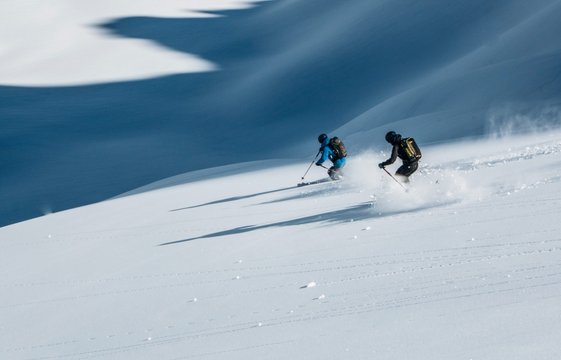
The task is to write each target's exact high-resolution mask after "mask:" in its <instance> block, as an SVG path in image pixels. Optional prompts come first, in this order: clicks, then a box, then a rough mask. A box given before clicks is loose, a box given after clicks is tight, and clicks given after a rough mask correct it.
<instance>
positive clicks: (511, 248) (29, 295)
mask: <svg viewBox="0 0 561 360" xmlns="http://www.w3.org/2000/svg"><path fill="white" fill-rule="evenodd" d="M560 138H561V134H560V133H551V134H549V135H543V134H542V135H540V136H534V137H529V136H525V137H510V138H508V139H500V140H497V139H493V140H487V141H478V142H466V143H463V144H462V143H455V144H447V145H443V146H433V147H427V148H425V149H424V150H425V153H424V161H423V162H422V166H421V168H420V170H419V171H418V172H417V173H416V174H414V175H413V177H412V182H411V184H410V185H409V191H408V192H405V191H403V190H402V189H401V188H400V187H399V186H398V185H397V184H396V183H394V182H393V181H392V180H391V179H390V178H389V177H388V176H387V175H386V174H385V173H383V172H382V171H380V170H379V169H378V168H377V167H376V163H377V162H379V161H381V160H383V159H385V158H386V157H387V156H388V154H387V153H373V152H365V153H362V154H357V155H356V156H353V158H352V160H351V161H350V162H349V166H348V168H347V169H346V171H345V179H344V180H343V181H342V182H337V183H324V184H318V185H310V186H308V187H296V186H295V185H296V183H297V182H298V180H299V179H300V177H301V176H302V174H303V172H304V170H305V169H306V167H307V163H304V162H302V163H298V164H293V165H287V164H283V162H281V161H264V162H257V163H245V164H241V165H239V166H236V167H234V166H229V167H223V168H216V169H210V170H205V171H199V172H195V173H189V174H184V175H181V176H177V177H174V178H170V179H166V180H162V181H160V182H157V183H154V184H150V185H148V186H146V187H143V188H141V189H137V190H135V191H132V192H130V193H129V194H127V195H125V196H122V197H120V198H117V199H113V200H109V201H104V202H101V203H98V204H94V205H90V206H86V207H82V208H77V209H73V210H69V211H65V212H60V213H56V214H51V215H47V216H44V217H41V218H38V219H34V220H31V221H28V222H23V223H19V224H15V225H11V226H7V227H4V228H2V229H0V249H1V250H2V251H0V275H1V277H0V288H1V289H2V297H1V298H0V318H1V319H2V322H1V323H0V358H2V359H13V360H18V359H27V360H38V359H68V360H75V359H91V358H99V359H111V360H117V359H119V360H121V359H122V360H125V359H126V360H128V359H139V360H142V359H146V360H148V359H150V360H151V359H162V360H175V359H200V358H204V359H228V360H232V359H265V358H266V359H279V360H280V359H282V360H285V359H306V360H308V359H388V360H389V359H392V360H393V359H419V360H422V359H427V360H439V359H442V360H449V359H486V360H494V359H496V360H503V359H527V360H534V359H551V360H553V359H559V358H560V356H561V347H560V346H559V344H561V302H560V297H561V262H560V261H559V259H560V257H559V254H560V253H561V238H560V237H559V234H560V233H561V224H560V223H559V218H560V216H561V197H560V195H559V194H561V166H560V165H561V141H560V140H559V139H560ZM395 167H396V166H395V165H393V166H391V167H389V169H390V170H395ZM324 176H325V170H324V169H321V168H318V167H313V168H312V170H311V172H310V173H309V176H308V177H307V178H308V179H310V180H313V179H318V178H322V177H324Z"/></svg>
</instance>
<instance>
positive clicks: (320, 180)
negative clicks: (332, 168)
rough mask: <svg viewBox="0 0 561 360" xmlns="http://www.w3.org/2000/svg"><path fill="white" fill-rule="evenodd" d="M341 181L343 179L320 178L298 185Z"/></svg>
mask: <svg viewBox="0 0 561 360" xmlns="http://www.w3.org/2000/svg"><path fill="white" fill-rule="evenodd" d="M339 181H341V180H332V179H330V178H325V179H319V180H314V181H305V182H301V183H298V184H297V186H298V187H302V186H308V185H315V184H323V183H329V182H339Z"/></svg>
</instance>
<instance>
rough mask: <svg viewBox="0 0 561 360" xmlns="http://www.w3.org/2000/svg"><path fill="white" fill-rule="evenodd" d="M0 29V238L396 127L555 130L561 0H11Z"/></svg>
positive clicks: (432, 134) (374, 138) (362, 142)
mask: <svg viewBox="0 0 561 360" xmlns="http://www.w3.org/2000/svg"><path fill="white" fill-rule="evenodd" d="M108 4H110V5H108ZM252 6H253V7H252ZM44 7H48V8H49V9H47V10H49V11H46V9H45V8H44ZM218 9H230V10H229V11H221V12H217V10H218ZM183 10H186V11H183ZM211 10H215V12H212V13H209V11H211ZM0 16H1V20H2V21H1V23H2V25H1V26H0V40H1V41H2V44H3V46H2V48H1V49H0V84H1V85H0V125H1V126H0V145H2V149H3V150H2V151H3V152H2V153H1V155H0V168H1V169H2V172H1V173H0V200H1V201H0V224H1V225H5V224H8V223H13V222H16V221H20V220H23V219H28V218H30V217H34V216H39V215H42V214H44V213H49V212H52V211H60V210H62V209H67V208H71V207H75V206H78V205H84V204H87V203H92V202H95V201H100V200H103V199H107V198H109V197H111V196H115V195H117V194H119V193H123V192H126V191H128V190H130V189H132V188H136V187H139V186H142V185H145V184H147V183H150V182H153V181H156V180H159V179H162V178H166V177H169V176H172V175H176V174H181V173H185V172H187V171H192V170H200V169H205V168H209V167H215V166H220V165H226V164H235V163H239V162H247V161H255V160H267V159H270V158H287V157H290V158H292V159H298V160H303V159H305V158H307V157H308V156H310V154H309V152H310V141H313V139H315V138H316V137H317V135H318V134H319V133H320V132H330V133H333V132H336V133H337V134H339V135H342V136H344V138H345V139H347V143H348V144H349V146H350V148H351V150H352V151H353V152H355V153H356V152H357V151H359V150H360V151H362V150H366V149H379V148H380V147H381V146H383V145H384V144H383V143H382V144H381V142H380V140H381V139H382V136H383V134H384V132H385V131H387V130H388V128H395V129H398V130H399V131H403V132H409V133H410V134H414V135H415V136H416V138H417V139H418V140H419V141H420V142H421V143H422V144H423V145H426V144H429V143H434V142H442V141H449V140H450V139H456V138H463V137H466V136H469V137H474V136H476V137H477V136H482V135H486V133H487V132H488V131H491V130H495V129H496V128H497V127H503V124H502V123H503V122H505V121H507V120H508V119H512V118H516V117H524V118H527V119H530V120H531V121H532V122H534V123H537V125H541V123H542V122H543V117H542V116H541V115H542V114H543V109H546V108H547V109H551V111H549V112H548V114H552V115H551V116H550V117H549V119H548V120H547V121H545V122H546V123H547V124H551V123H553V124H557V125H558V124H559V123H560V122H561V121H559V116H558V114H559V101H560V98H559V94H561V78H560V77H559V74H560V71H561V70H560V69H561V68H560V65H559V64H561V61H560V59H559V55H560V50H561V41H560V40H559V37H558V35H557V34H558V33H559V30H560V29H559V26H560V25H559V24H560V22H559V21H558V19H559V17H560V16H561V2H560V1H559V0H535V1H527V0H495V1H488V0H471V1H455V2H450V1H448V0H426V1H422V2H420V1H411V0H404V1H386V0H385V1H372V0H355V1H353V6H349V4H348V1H341V0H332V1H325V0H274V1H260V2H255V1H239V0H236V1H234V0H228V1H226V0H221V1H213V2H212V4H209V2H208V1H203V0H182V1H179V0H166V1H163V0H162V1H158V2H150V1H110V2H108V1H96V2H95V4H94V3H92V4H90V5H88V7H87V8H84V5H83V4H77V3H76V1H74V0H56V1H51V2H49V4H48V5H40V4H39V2H37V1H31V0H9V1H3V2H1V3H0ZM13 34H18V36H14V35H13ZM200 71H204V72H200ZM163 75H168V76H163ZM158 76H159V77H158ZM154 77H157V78H154ZM125 80H127V81H125ZM77 84H80V86H76V85H77ZM71 85H74V86H71ZM524 124H526V122H525V123H524ZM515 125H517V126H515V129H514V130H517V128H518V127H520V124H515ZM509 126H510V125H509ZM335 129H337V130H335ZM312 151H313V150H312ZM37 179H40V180H39V181H38V180H37Z"/></svg>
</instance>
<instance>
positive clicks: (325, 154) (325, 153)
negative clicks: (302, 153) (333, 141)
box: [316, 146, 329, 166]
mask: <svg viewBox="0 0 561 360" xmlns="http://www.w3.org/2000/svg"><path fill="white" fill-rule="evenodd" d="M320 150H321V158H320V159H319V160H318V161H317V162H316V165H317V166H320V165H321V164H323V163H324V162H325V161H326V160H327V159H328V158H329V148H328V147H327V146H324V147H323V148H321V149H320Z"/></svg>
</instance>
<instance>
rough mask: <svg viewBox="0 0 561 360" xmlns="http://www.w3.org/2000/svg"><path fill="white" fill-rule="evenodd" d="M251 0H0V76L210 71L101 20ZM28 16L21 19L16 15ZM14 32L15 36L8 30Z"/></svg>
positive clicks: (64, 82)
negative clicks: (107, 27)
mask: <svg viewBox="0 0 561 360" xmlns="http://www.w3.org/2000/svg"><path fill="white" fill-rule="evenodd" d="M250 3H251V1H240V0H215V1H212V2H206V1H205V2H202V1H200V0H164V1H158V2H157V3H155V2H153V1H146V0H138V1H126V0H98V1H95V2H87V3H84V2H76V1H68V0H53V1H49V2H45V1H37V0H6V1H4V2H3V3H2V4H1V5H0V6H1V9H2V11H0V22H1V23H2V25H3V26H2V28H0V41H1V42H2V49H0V61H1V62H2V67H1V68H0V83H2V84H6V85H17V86H53V85H56V86H70V85H84V84H92V83H107V82H116V81H126V80H133V79H142V78H148V77H158V76H163V75H170V74H177V73H191V72H203V71H213V70H216V65H215V64H212V63H210V62H209V61H206V60H204V59H201V58H200V57H198V56H196V55H195V54H185V53H182V52H178V51H171V50H170V49H166V48H165V47H163V46H160V45H158V44H155V43H153V42H149V41H146V40H131V39H123V38H118V37H115V36H111V35H110V34H108V33H107V32H106V31H104V30H103V29H102V28H101V25H102V24H104V23H107V22H109V21H111V20H114V19H118V18H122V17H132V16H136V17H140V16H153V17H164V18H200V17H211V16H216V15H212V14H211V13H208V11H213V10H224V9H239V8H245V7H247V6H249V4H250ZM22 19H27V21H22ZM14 34H17V36H14Z"/></svg>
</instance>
